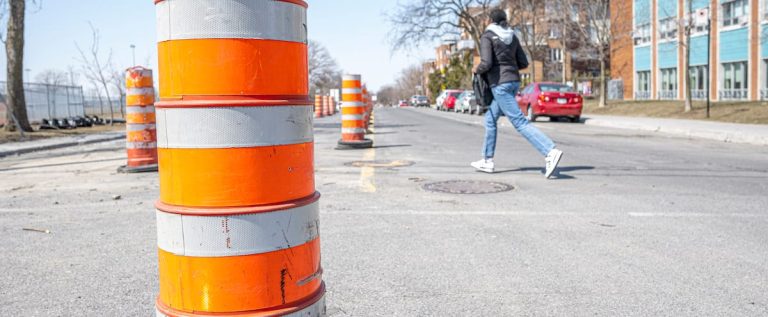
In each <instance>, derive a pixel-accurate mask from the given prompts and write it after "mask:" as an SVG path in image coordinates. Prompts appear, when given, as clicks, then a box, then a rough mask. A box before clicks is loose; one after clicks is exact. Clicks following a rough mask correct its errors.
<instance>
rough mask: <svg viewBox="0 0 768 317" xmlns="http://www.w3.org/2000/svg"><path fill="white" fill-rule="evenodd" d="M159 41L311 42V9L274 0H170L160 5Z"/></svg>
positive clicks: (158, 21)
mask: <svg viewBox="0 0 768 317" xmlns="http://www.w3.org/2000/svg"><path fill="white" fill-rule="evenodd" d="M156 13H157V41H158V42H163V41H169V40H189V39H265V40H279V41H288V42H299V43H306V42H307V10H306V8H304V7H303V6H301V5H298V4H295V3H290V2H286V1H273V0H247V1H243V0H195V1H191V0H167V1H163V2H160V3H158V4H157V5H156Z"/></svg>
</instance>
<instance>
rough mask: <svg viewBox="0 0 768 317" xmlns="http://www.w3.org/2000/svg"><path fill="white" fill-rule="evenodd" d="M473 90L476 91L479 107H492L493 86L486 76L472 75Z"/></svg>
mask: <svg viewBox="0 0 768 317" xmlns="http://www.w3.org/2000/svg"><path fill="white" fill-rule="evenodd" d="M472 89H473V90H474V91H475V100H476V101H477V104H478V105H479V106H481V107H484V108H487V107H490V106H491V103H492V102H493V92H492V91H491V85H489V84H488V80H487V79H486V78H485V75H478V74H474V75H472Z"/></svg>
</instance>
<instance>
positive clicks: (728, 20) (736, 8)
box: [723, 0, 749, 27]
mask: <svg viewBox="0 0 768 317" xmlns="http://www.w3.org/2000/svg"><path fill="white" fill-rule="evenodd" d="M748 15H749V3H748V2H747V0H729V1H727V2H724V3H723V26H724V27H725V26H732V25H740V24H742V23H744V22H747V21H748V20H749V17H748Z"/></svg>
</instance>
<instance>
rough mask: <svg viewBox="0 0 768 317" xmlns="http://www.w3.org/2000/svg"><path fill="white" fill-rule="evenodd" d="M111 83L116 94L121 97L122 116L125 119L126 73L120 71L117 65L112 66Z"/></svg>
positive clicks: (110, 71) (110, 72)
mask: <svg viewBox="0 0 768 317" xmlns="http://www.w3.org/2000/svg"><path fill="white" fill-rule="evenodd" d="M109 76H110V77H109V82H110V83H111V84H112V88H114V91H115V93H117V96H118V97H119V101H118V102H119V103H120V104H119V105H118V106H119V107H120V116H121V117H122V118H125V106H126V105H125V93H126V91H125V71H124V70H121V69H118V68H117V67H115V65H114V64H113V65H110V70H109Z"/></svg>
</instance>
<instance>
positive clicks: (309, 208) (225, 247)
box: [157, 201, 320, 257]
mask: <svg viewBox="0 0 768 317" xmlns="http://www.w3.org/2000/svg"><path fill="white" fill-rule="evenodd" d="M318 204H319V202H317V201H315V202H313V203H311V204H309V205H305V206H301V207H296V208H291V209H287V210H280V211H272V212H262V213H255V214H246V215H231V216H191V215H180V214H172V213H167V212H162V211H159V210H158V211H157V246H158V247H159V248H160V249H162V250H164V251H167V252H170V253H173V254H177V255H183V256H198V257H224V256H236V255H249V254H261V253H267V252H273V251H277V250H283V249H288V248H292V247H295V246H298V245H302V244H305V243H307V242H310V241H312V240H314V239H316V238H317V237H318V230H319V221H320V220H319V219H320V218H319V216H320V213H319V207H318Z"/></svg>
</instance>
